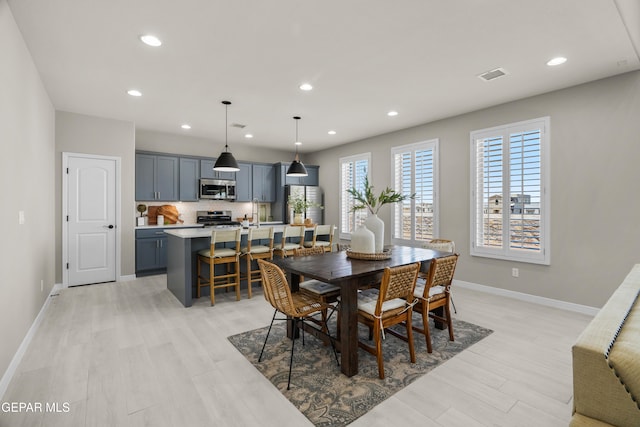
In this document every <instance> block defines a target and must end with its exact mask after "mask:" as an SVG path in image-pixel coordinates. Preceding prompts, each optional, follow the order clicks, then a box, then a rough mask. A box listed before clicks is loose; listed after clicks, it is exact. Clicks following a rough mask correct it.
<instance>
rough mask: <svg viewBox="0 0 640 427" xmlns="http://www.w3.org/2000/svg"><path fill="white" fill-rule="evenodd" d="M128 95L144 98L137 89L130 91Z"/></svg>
mask: <svg viewBox="0 0 640 427" xmlns="http://www.w3.org/2000/svg"><path fill="white" fill-rule="evenodd" d="M127 93H128V94H129V95H131V96H142V92H140V91H139V90H137V89H131V90H128V91H127Z"/></svg>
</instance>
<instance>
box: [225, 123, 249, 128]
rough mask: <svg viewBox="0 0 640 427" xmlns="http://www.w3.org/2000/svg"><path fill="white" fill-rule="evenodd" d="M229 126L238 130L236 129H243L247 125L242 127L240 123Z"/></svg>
mask: <svg viewBox="0 0 640 427" xmlns="http://www.w3.org/2000/svg"><path fill="white" fill-rule="evenodd" d="M229 126H231V127H232V128H238V129H244V128H246V127H247V125H242V124H240V123H231V124H230V125H229Z"/></svg>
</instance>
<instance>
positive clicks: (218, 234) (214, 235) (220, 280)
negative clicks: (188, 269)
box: [196, 228, 241, 305]
mask: <svg viewBox="0 0 640 427" xmlns="http://www.w3.org/2000/svg"><path fill="white" fill-rule="evenodd" d="M240 233H241V229H240V228H237V229H227V230H215V229H214V230H213V231H212V232H211V244H210V246H209V249H203V250H201V251H198V283H197V290H196V296H197V298H200V288H201V287H203V286H209V287H210V289H211V305H214V304H215V302H216V297H215V291H214V290H215V289H218V288H229V287H232V286H233V287H235V288H236V300H237V301H240ZM227 243H235V248H227V247H218V248H216V244H227ZM202 264H208V265H209V277H206V276H202V274H201V271H202ZM219 264H224V265H225V266H226V270H225V274H221V275H218V276H216V268H215V267H216V265H219ZM230 266H233V272H229V267H230ZM207 280H208V281H207Z"/></svg>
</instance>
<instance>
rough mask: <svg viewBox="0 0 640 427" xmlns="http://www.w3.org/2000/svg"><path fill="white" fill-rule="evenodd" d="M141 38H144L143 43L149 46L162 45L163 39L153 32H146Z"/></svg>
mask: <svg viewBox="0 0 640 427" xmlns="http://www.w3.org/2000/svg"><path fill="white" fill-rule="evenodd" d="M140 40H142V43H144V44H146V45H149V46H153V47H158V46H161V45H162V41H160V39H159V38H157V37H156V36H153V35H151V34H145V35H142V36H140Z"/></svg>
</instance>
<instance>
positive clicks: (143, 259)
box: [136, 228, 167, 276]
mask: <svg viewBox="0 0 640 427" xmlns="http://www.w3.org/2000/svg"><path fill="white" fill-rule="evenodd" d="M166 271H167V235H166V234H165V233H164V229H163V228H152V229H146V230H136V276H146V275H150V274H163V273H166Z"/></svg>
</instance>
